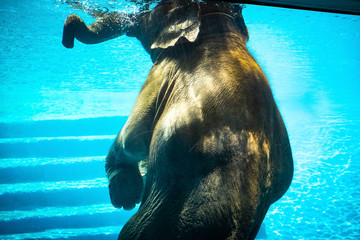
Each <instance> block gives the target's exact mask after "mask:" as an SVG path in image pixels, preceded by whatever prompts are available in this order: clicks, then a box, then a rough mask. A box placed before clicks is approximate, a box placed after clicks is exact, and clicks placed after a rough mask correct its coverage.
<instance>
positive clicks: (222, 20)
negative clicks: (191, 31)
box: [200, 12, 247, 43]
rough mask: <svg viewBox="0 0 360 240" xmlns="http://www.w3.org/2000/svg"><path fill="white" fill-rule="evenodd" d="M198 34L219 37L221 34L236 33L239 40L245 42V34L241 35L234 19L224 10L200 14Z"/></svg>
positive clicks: (206, 36) (205, 36)
mask: <svg viewBox="0 0 360 240" xmlns="http://www.w3.org/2000/svg"><path fill="white" fill-rule="evenodd" d="M200 34H201V37H202V38H207V39H208V38H209V37H211V36H215V37H219V36H221V35H227V34H231V35H234V34H235V35H238V36H239V37H240V38H241V41H242V42H244V43H246V41H247V39H246V36H243V34H242V33H241V31H240V29H239V28H238V27H237V25H236V19H235V18H234V17H233V16H231V15H229V14H227V13H224V12H210V13H204V14H202V16H201V28H200Z"/></svg>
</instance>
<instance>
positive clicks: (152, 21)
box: [63, 0, 293, 240]
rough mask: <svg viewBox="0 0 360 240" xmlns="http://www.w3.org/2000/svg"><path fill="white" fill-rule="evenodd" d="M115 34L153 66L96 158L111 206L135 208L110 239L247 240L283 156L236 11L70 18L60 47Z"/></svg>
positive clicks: (198, 7) (168, 6)
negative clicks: (135, 43) (102, 160)
mask: <svg viewBox="0 0 360 240" xmlns="http://www.w3.org/2000/svg"><path fill="white" fill-rule="evenodd" d="M134 21H135V24H133V22H134ZM125 33H126V34H127V35H128V36H134V37H136V38H138V39H139V40H140V41H141V43H142V44H143V46H144V48H145V49H146V51H147V52H149V54H150V55H151V57H152V59H153V61H154V65H153V67H152V68H151V70H150V73H149V75H148V77H147V79H146V81H145V83H144V85H143V87H142V88H141V91H140V93H139V96H138V98H137V101H136V103H135V106H134V108H133V110H132V112H131V114H130V116H129V118H128V120H127V122H126V124H125V126H124V127H123V129H122V130H121V132H120V133H119V135H118V136H117V138H116V140H115V142H114V144H113V145H112V147H111V149H110V151H109V154H108V156H107V158H106V171H107V174H108V177H109V178H110V180H109V182H110V184H109V189H110V196H111V200H112V203H113V205H114V206H115V207H118V208H121V207H123V208H124V209H132V208H134V206H135V204H136V203H139V202H140V201H141V205H140V208H139V210H138V211H137V213H135V215H134V216H133V217H132V218H131V219H130V220H129V221H128V222H127V223H126V225H125V226H124V227H123V229H122V231H121V233H120V235H119V239H132V240H138V239H151V240H153V239H167V240H168V239H189V240H190V239H191V240H193V239H197V240H201V239H204V240H205V239H206V240H209V239H254V238H255V236H256V234H257V232H258V230H259V227H260V225H261V222H262V221H263V218H264V216H265V214H266V212H267V210H268V208H269V206H270V205H271V204H272V203H274V202H275V201H277V200H278V199H279V198H280V197H281V196H282V195H283V194H284V193H285V192H286V190H287V189H288V187H289V185H290V182H291V179H292V175H293V161H292V154H291V149H290V144H289V139H288V135H287V132H286V129H285V126H284V123H283V120H282V118H281V115H280V113H279V110H278V108H277V106H276V104H275V102H274V98H273V95H272V92H271V89H270V86H269V83H268V80H267V79H266V76H265V75H264V73H263V71H262V70H261V68H260V67H259V65H258V64H257V63H256V62H255V60H254V58H253V57H252V56H251V55H250V53H249V52H248V50H247V48H246V42H247V40H248V32H247V29H246V26H245V24H244V21H243V18H242V15H241V8H239V7H238V6H235V5H231V4H225V3H221V4H215V3H211V4H210V3H208V4H204V3H196V2H190V1H185V0H177V1H171V2H162V3H160V4H159V5H158V6H157V7H156V8H155V9H154V10H152V11H148V12H145V13H141V14H139V15H125V14H110V15H108V16H105V17H104V18H103V19H100V20H99V21H97V22H95V23H93V24H91V25H89V26H86V25H85V23H84V22H83V21H82V20H81V19H80V18H79V17H78V16H76V15H70V16H69V17H68V19H67V20H66V22H65V26H64V38H63V44H64V45H65V46H66V47H73V45H74V37H75V38H77V39H78V40H79V41H81V42H84V43H89V44H91V43H98V42H102V41H105V40H108V39H111V38H114V37H117V36H120V35H122V34H125ZM143 160H144V161H146V165H147V174H146V180H145V185H144V186H143V178H142V176H141V174H140V171H139V167H138V165H139V161H143Z"/></svg>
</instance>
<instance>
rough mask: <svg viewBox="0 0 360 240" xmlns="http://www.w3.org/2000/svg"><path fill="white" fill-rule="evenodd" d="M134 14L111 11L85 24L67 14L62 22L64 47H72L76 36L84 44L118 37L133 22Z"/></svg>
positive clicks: (78, 18) (74, 16) (73, 15)
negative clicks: (89, 23)
mask: <svg viewBox="0 0 360 240" xmlns="http://www.w3.org/2000/svg"><path fill="white" fill-rule="evenodd" d="M135 18H136V16H135V15H128V14H125V13H111V14H108V15H106V16H105V17H104V18H101V19H100V20H98V21H96V22H94V23H93V24H91V25H89V26H86V24H85V22H84V21H83V20H82V19H81V18H80V17H79V16H77V15H75V14H72V15H69V16H68V17H67V18H66V20H65V24H64V30H63V40H62V43H63V45H64V46H65V47H66V48H73V47H74V39H75V38H76V39H77V40H79V41H80V42H82V43H85V44H96V43H100V42H104V41H107V40H110V39H113V38H116V37H119V36H121V35H123V34H124V33H126V31H128V28H129V27H131V26H133V25H134V24H135Z"/></svg>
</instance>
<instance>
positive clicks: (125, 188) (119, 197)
mask: <svg viewBox="0 0 360 240" xmlns="http://www.w3.org/2000/svg"><path fill="white" fill-rule="evenodd" d="M142 191H143V179H142V177H141V174H140V172H139V169H138V168H137V167H136V168H134V167H133V166H131V167H130V166H129V167H121V168H119V169H116V170H114V171H113V173H112V174H111V176H110V177H109V192H110V199H111V203H112V205H113V206H114V207H116V208H122V207H123V208H124V209H125V210H131V209H133V208H134V207H135V204H137V203H140V201H141V196H142Z"/></svg>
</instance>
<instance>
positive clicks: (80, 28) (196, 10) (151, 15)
mask: <svg viewBox="0 0 360 240" xmlns="http://www.w3.org/2000/svg"><path fill="white" fill-rule="evenodd" d="M241 10H242V7H241V6H240V5H234V4H230V3H214V2H213V3H207V4H204V3H199V2H196V1H193V0H173V1H162V2H160V3H159V4H158V5H157V6H156V7H155V9H153V10H152V11H144V12H142V13H140V14H136V15H135V14H125V13H109V14H107V15H104V16H103V17H102V18H101V19H100V20H98V21H96V22H95V23H93V24H91V25H89V26H86V24H85V23H84V21H83V20H82V19H81V18H80V17H78V16H77V15H75V14H73V15H70V16H69V17H68V18H67V19H66V21H65V24H64V31H63V44H64V46H65V47H67V48H72V47H73V46H74V38H77V39H78V40H79V41H80V42H83V43H86V44H95V43H100V42H103V41H107V40H109V39H112V38H116V37H119V36H121V35H123V34H127V35H128V36H130V37H136V38H138V39H139V40H140V41H141V43H142V44H143V47H144V49H145V50H146V51H147V52H148V53H149V54H150V55H151V58H152V60H153V61H155V60H156V58H157V56H158V55H159V52H161V50H162V49H167V48H169V47H173V46H174V45H175V44H178V43H184V42H195V41H196V40H197V39H198V36H199V33H200V27H201V22H202V18H204V17H207V16H211V15H218V16H221V15H222V16H227V17H228V18H230V19H233V20H234V22H235V23H236V25H237V27H238V30H239V31H240V32H241V34H242V36H243V38H244V40H245V41H247V40H248V37H249V36H248V31H247V28H246V26H245V23H244V20H243V18H242V14H241ZM212 27H213V26H210V28H212Z"/></svg>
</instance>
